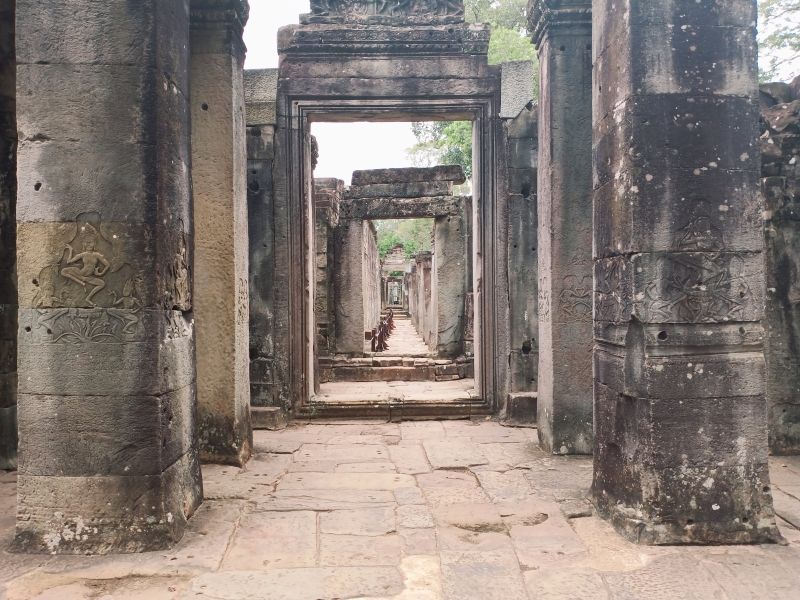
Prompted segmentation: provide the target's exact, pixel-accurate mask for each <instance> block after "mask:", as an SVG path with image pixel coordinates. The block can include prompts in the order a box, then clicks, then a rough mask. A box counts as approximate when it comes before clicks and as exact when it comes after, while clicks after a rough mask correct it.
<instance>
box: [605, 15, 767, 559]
mask: <svg viewBox="0 0 800 600" xmlns="http://www.w3.org/2000/svg"><path fill="white" fill-rule="evenodd" d="M711 4H713V6H709V5H711ZM594 8H595V11H594V16H595V28H596V35H595V48H594V53H595V54H594V61H595V67H594V69H595V72H594V86H593V88H594V181H595V192H594V205H595V217H594V223H595V232H594V247H595V252H596V258H595V282H596V283H595V287H596V290H597V291H596V297H595V309H594V310H595V312H594V321H595V432H596V433H595V436H596V443H595V465H594V474H595V475H594V484H593V495H594V500H595V503H596V505H597V508H598V510H599V512H600V514H601V515H602V516H603V517H605V518H606V519H608V520H610V521H611V522H612V523H613V524H614V526H615V527H616V528H617V529H618V530H619V531H620V532H621V533H623V534H624V535H626V536H628V537H629V538H631V539H633V540H635V541H638V542H640V543H649V544H680V543H693V544H696V543H700V544H702V543H708V544H729V543H756V542H770V541H775V540H777V539H778V538H779V533H778V531H777V528H776V526H775V518H774V512H773V508H772V496H771V492H770V481H769V470H768V465H767V428H766V422H767V420H766V402H765V398H764V354H763V339H764V338H763V336H764V334H763V328H762V325H761V319H762V317H763V312H764V266H763V258H764V257H763V254H762V248H763V237H762V221H761V218H762V214H761V213H762V207H761V202H760V200H759V193H758V185H759V156H758V146H757V139H758V104H757V102H756V98H757V96H756V94H757V88H756V75H757V66H756V57H757V49H756V38H755V34H756V32H755V23H756V18H757V15H756V2H755V0H752V1H741V0H720V1H717V2H714V3H711V2H695V0H662V1H660V2H639V1H636V0H623V1H620V2H616V3H615V4H614V5H613V6H611V5H609V3H608V2H607V1H606V0H595V2H594Z"/></svg>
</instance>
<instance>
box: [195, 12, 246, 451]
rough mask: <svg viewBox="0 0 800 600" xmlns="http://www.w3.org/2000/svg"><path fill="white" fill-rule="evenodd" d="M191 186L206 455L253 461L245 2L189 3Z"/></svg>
mask: <svg viewBox="0 0 800 600" xmlns="http://www.w3.org/2000/svg"><path fill="white" fill-rule="evenodd" d="M191 5H192V35H191V49H192V57H191V85H192V93H191V105H192V184H193V189H194V215H195V264H196V267H197V268H196V277H195V298H194V309H195V311H194V314H195V319H196V322H197V405H198V419H199V430H200V453H201V457H202V459H203V460H205V461H208V462H220V463H228V464H234V465H242V464H244V463H245V462H247V459H248V458H250V453H251V451H252V444H253V434H252V428H251V423H250V364H249V348H248V346H249V343H248V339H249V338H248V335H249V332H248V325H249V316H248V308H249V298H248V266H247V265H248V237H247V187H246V186H247V179H246V173H247V146H246V140H245V134H246V128H245V115H244V83H243V68H244V55H245V47H244V43H243V42H242V32H243V30H244V24H245V22H246V21H247V14H248V10H249V7H248V4H247V0H192V3H191Z"/></svg>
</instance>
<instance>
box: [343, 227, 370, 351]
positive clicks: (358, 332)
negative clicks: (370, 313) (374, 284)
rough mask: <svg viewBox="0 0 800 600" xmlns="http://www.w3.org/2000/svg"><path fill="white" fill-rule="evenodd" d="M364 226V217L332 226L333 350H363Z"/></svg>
mask: <svg viewBox="0 0 800 600" xmlns="http://www.w3.org/2000/svg"><path fill="white" fill-rule="evenodd" d="M365 227H366V224H365V223H364V221H361V220H348V221H340V222H339V227H337V228H336V255H335V257H334V264H335V268H334V275H333V277H334V290H335V291H334V297H335V312H336V353H337V354H358V355H360V354H363V352H364V333H365V331H366V329H365V328H364V327H365V324H364V312H365V309H364V261H363V256H364V232H365ZM373 326H374V325H371V326H370V327H369V328H370V329H372V327H373Z"/></svg>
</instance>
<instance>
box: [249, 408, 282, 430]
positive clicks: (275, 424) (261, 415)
mask: <svg viewBox="0 0 800 600" xmlns="http://www.w3.org/2000/svg"><path fill="white" fill-rule="evenodd" d="M250 414H251V416H252V422H253V429H266V430H269V431H278V430H281V429H286V425H287V417H286V413H285V412H284V410H283V409H282V408H278V407H276V406H252V407H250Z"/></svg>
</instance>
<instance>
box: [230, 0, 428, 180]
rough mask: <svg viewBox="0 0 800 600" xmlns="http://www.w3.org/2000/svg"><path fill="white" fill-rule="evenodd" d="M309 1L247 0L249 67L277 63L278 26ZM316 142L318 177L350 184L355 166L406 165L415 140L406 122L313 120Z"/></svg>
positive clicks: (295, 19) (292, 18) (305, 9)
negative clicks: (248, 5)
mask: <svg viewBox="0 0 800 600" xmlns="http://www.w3.org/2000/svg"><path fill="white" fill-rule="evenodd" d="M308 10H309V8H308V0H250V21H249V22H248V23H247V28H246V29H245V33H244V38H245V43H246V44H247V63H246V65H245V66H246V68H248V69H267V68H274V67H277V66H278V50H277V35H278V28H279V27H283V26H284V25H289V24H292V23H297V22H298V17H299V15H300V14H302V13H307V12H308ZM311 132H312V133H313V134H314V135H315V136H316V137H317V141H318V142H319V149H320V156H319V166H318V167H317V169H316V171H314V175H315V176H316V177H336V178H338V179H342V180H344V182H345V184H346V185H349V184H350V177H351V175H352V173H353V171H355V170H357V169H381V168H391V167H410V166H412V165H411V162H410V161H409V159H408V156H407V154H406V151H407V150H408V148H410V147H411V146H413V145H414V143H415V142H416V141H417V140H416V138H415V137H414V134H413V133H411V127H410V126H409V125H408V123H315V124H313V125H312V128H311Z"/></svg>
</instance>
